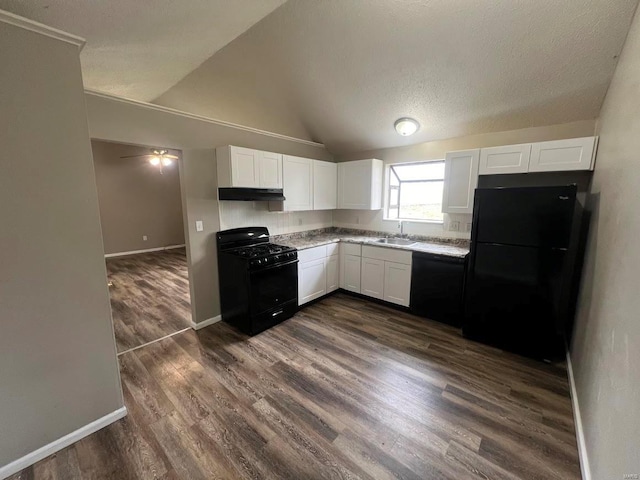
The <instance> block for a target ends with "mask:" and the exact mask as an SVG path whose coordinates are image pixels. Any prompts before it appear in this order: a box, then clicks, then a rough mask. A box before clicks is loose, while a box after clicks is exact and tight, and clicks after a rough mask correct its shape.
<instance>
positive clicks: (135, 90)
mask: <svg viewBox="0 0 640 480" xmlns="http://www.w3.org/2000/svg"><path fill="white" fill-rule="evenodd" d="M285 1H286V0H258V1H256V0H153V1H141V0H0V8H1V9H3V10H7V11H9V12H11V13H15V14H17V15H21V16H23V17H27V18H30V19H31V20H35V21H37V22H41V23H44V24H45V25H49V26H51V27H54V28H57V29H59V30H63V31H65V32H69V33H73V34H75V35H80V36H81V37H83V38H85V39H86V40H87V44H86V46H85V48H84V50H83V51H82V53H81V56H80V59H81V61H82V73H83V77H84V83H85V87H87V88H90V89H94V90H100V91H103V92H107V93H111V94H114V95H119V96H123V97H128V98H133V99H136V100H142V101H149V100H152V99H154V98H155V97H157V96H158V95H160V94H161V93H162V92H164V91H166V90H167V89H168V88H170V87H171V86H173V85H175V83H176V82H178V81H179V80H180V79H182V78H183V77H184V76H185V75H187V74H188V73H189V72H191V71H192V70H193V69H194V68H196V67H197V66H198V65H200V64H201V63H202V62H204V61H205V60H206V59H207V58H209V57H210V56H211V55H213V54H214V53H216V52H217V51H218V50H220V49H221V48H222V47H224V46H225V45H226V44H228V43H229V42H231V41H232V40H233V39H235V38H236V37H237V36H238V35H240V34H242V33H243V32H244V31H246V30H247V29H248V28H250V27H251V26H252V25H254V24H255V23H256V22H258V21H260V20H261V19H262V18H264V17H265V16H266V15H268V14H269V13H271V12H272V11H273V10H274V9H276V8H278V7H279V6H280V5H282V4H283V3H284V2H285Z"/></svg>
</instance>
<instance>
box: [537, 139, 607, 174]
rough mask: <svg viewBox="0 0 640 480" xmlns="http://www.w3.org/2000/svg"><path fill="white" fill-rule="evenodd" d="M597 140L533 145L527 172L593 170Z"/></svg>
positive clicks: (575, 140) (572, 140) (569, 140)
mask: <svg viewBox="0 0 640 480" xmlns="http://www.w3.org/2000/svg"><path fill="white" fill-rule="evenodd" d="M597 140H598V138H597V137H584V138H569V139H567V140H556V141H553V142H540V143H534V144H533V146H532V148H531V162H530V163H529V171H530V172H559V171H564V170H593V166H594V161H595V152H596V143H597Z"/></svg>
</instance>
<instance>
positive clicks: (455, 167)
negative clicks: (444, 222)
mask: <svg viewBox="0 0 640 480" xmlns="http://www.w3.org/2000/svg"><path fill="white" fill-rule="evenodd" d="M479 163H480V149H475V150H464V151H460V152H448V153H447V154H446V155H445V160H444V190H443V192H442V211H443V212H444V213H473V196H474V193H475V189H476V187H477V185H478V166H479Z"/></svg>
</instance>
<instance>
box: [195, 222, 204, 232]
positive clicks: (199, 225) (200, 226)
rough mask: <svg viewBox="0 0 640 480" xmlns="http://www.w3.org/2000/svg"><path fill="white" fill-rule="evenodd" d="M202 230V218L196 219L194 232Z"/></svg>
mask: <svg viewBox="0 0 640 480" xmlns="http://www.w3.org/2000/svg"><path fill="white" fill-rule="evenodd" d="M203 230H204V223H202V220H196V232H202V231H203Z"/></svg>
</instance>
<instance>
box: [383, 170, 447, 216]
mask: <svg viewBox="0 0 640 480" xmlns="http://www.w3.org/2000/svg"><path fill="white" fill-rule="evenodd" d="M388 182H389V183H388V185H387V187H388V204H387V218H390V219H399V220H430V221H436V222H441V221H443V218H444V217H443V214H442V189H443V188H444V162H443V161H437V162H422V163H405V164H399V165H391V166H390V167H389V176H388Z"/></svg>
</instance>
